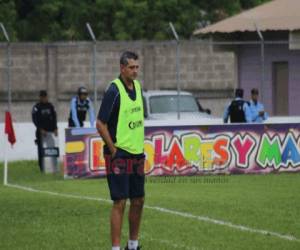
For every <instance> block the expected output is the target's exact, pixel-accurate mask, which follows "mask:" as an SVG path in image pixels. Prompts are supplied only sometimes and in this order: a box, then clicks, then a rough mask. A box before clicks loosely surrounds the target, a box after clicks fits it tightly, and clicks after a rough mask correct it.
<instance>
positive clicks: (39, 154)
mask: <svg viewBox="0 0 300 250" xmlns="http://www.w3.org/2000/svg"><path fill="white" fill-rule="evenodd" d="M35 136H36V145H37V150H38V163H39V167H40V171H41V172H43V171H44V169H43V163H42V150H43V145H42V140H41V137H42V136H41V134H40V132H39V131H38V130H37V131H36V132H35Z"/></svg>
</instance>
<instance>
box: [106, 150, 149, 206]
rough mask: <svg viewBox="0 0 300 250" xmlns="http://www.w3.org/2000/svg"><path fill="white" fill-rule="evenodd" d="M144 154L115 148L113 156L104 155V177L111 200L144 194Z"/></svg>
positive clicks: (142, 195) (138, 196)
mask: <svg viewBox="0 0 300 250" xmlns="http://www.w3.org/2000/svg"><path fill="white" fill-rule="evenodd" d="M144 162H145V155H144V154H140V155H133V154H129V153H127V152H124V151H123V150H121V149H118V150H117V153H116V155H115V157H114V158H111V155H109V154H106V155H105V165H106V172H107V175H106V178H107V182H108V187H109V191H110V197H111V199H112V200H113V201H115V200H122V199H128V198H129V199H132V198H140V197H144V196H145V173H144Z"/></svg>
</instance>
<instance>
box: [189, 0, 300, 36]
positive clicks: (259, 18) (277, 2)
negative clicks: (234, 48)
mask: <svg viewBox="0 0 300 250" xmlns="http://www.w3.org/2000/svg"><path fill="white" fill-rule="evenodd" d="M299 10H300V0H273V1H271V2H267V3H265V4H262V5H260V6H257V7H255V8H253V9H250V10H248V11H244V12H242V13H240V14H238V15H235V16H232V17H229V18H227V19H225V20H223V21H220V22H217V23H215V24H212V25H209V26H207V27H205V28H202V29H198V30H196V31H194V35H198V34H209V33H216V32H219V33H233V32H245V31H250V32H253V31H256V27H255V24H256V25H257V27H258V29H259V30H260V31H284V30H288V31H293V30H300V11H299Z"/></svg>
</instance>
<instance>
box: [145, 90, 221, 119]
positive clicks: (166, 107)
mask: <svg viewBox="0 0 300 250" xmlns="http://www.w3.org/2000/svg"><path fill="white" fill-rule="evenodd" d="M143 95H144V109H145V117H146V119H148V120H176V119H177V102H178V96H177V91H175V90H148V91H144V92H143ZM179 100H180V120H185V121H186V120H193V121H195V120H198V121H207V120H214V121H215V122H216V123H220V122H222V120H221V119H220V118H217V117H214V116H212V115H211V114H210V110H209V109H203V108H202V106H201V105H200V103H199V102H198V101H197V100H196V98H195V97H194V96H193V95H192V93H190V92H186V91H181V92H180V98H179Z"/></svg>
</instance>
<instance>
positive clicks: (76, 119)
mask: <svg viewBox="0 0 300 250" xmlns="http://www.w3.org/2000/svg"><path fill="white" fill-rule="evenodd" d="M70 109H71V110H70V115H69V127H76V128H79V127H83V125H84V124H83V122H84V121H85V119H86V113H87V112H89V118H90V124H91V127H94V123H95V115H94V108H93V104H92V101H91V100H90V98H88V91H87V89H86V88H85V87H80V88H78V91H77V96H74V97H73V98H72V100H71V108H70Z"/></svg>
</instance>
